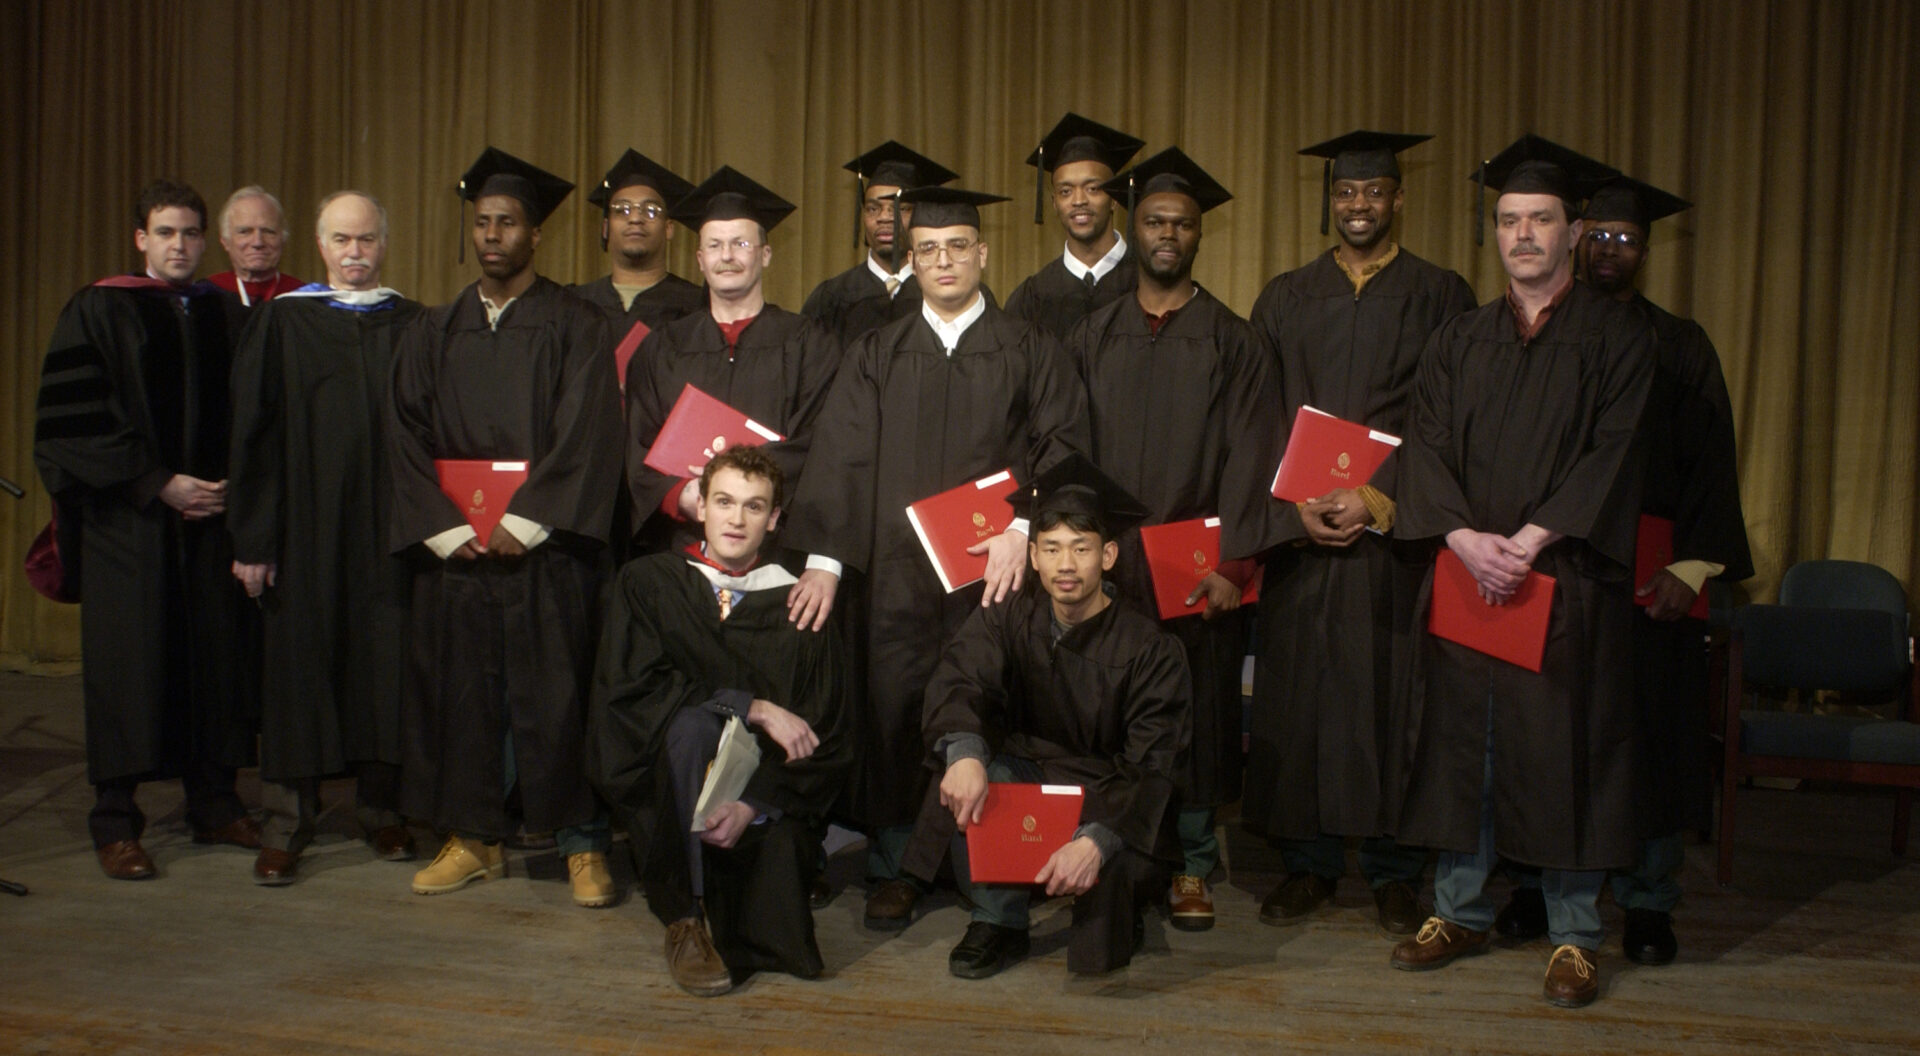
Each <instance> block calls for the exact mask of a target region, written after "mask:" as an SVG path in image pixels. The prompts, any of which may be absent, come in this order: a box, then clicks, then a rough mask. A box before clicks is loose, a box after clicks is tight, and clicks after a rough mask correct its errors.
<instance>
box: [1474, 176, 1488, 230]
mask: <svg viewBox="0 0 1920 1056" xmlns="http://www.w3.org/2000/svg"><path fill="white" fill-rule="evenodd" d="M1473 183H1474V186H1475V188H1477V189H1478V191H1479V193H1478V194H1475V195H1474V196H1473V244H1474V245H1476V246H1484V245H1486V244H1487V163H1486V162H1484V161H1483V162H1481V163H1480V167H1479V168H1477V169H1475V170H1473Z"/></svg>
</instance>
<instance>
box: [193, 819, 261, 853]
mask: <svg viewBox="0 0 1920 1056" xmlns="http://www.w3.org/2000/svg"><path fill="white" fill-rule="evenodd" d="M193 842H195V843H224V844H229V845H231V846H234V847H245V848H246V849H247V850H249V851H257V850H259V849H260V823H259V822H257V821H255V820H253V815H251V814H242V815H240V816H239V817H237V818H235V819H233V820H232V821H229V822H227V823H226V824H225V825H222V826H220V827H219V828H217V829H208V830H206V831H204V832H202V831H197V830H196V831H195V832H194V834H193Z"/></svg>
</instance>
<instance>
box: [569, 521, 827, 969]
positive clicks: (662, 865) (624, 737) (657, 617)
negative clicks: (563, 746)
mask: <svg viewBox="0 0 1920 1056" xmlns="http://www.w3.org/2000/svg"><path fill="white" fill-rule="evenodd" d="M789 578H791V577H789ZM844 673H845V671H844V664H843V660H842V657H841V653H840V650H839V640H838V639H837V638H836V637H835V636H833V635H830V634H815V633H813V632H811V631H803V630H800V629H799V628H797V627H795V626H794V625H793V624H792V623H789V622H788V621H787V587H786V586H784V585H783V586H779V587H776V588H771V589H766V590H752V591H748V592H747V594H746V595H745V596H744V597H742V598H741V599H740V600H738V601H736V602H735V603H734V605H733V609H732V612H731V613H730V614H729V615H728V617H727V618H726V619H725V620H722V619H720V613H719V607H718V606H717V605H716V604H715V602H714V593H713V587H712V586H711V585H710V584H709V583H708V581H707V579H706V577H704V576H703V575H701V574H700V572H699V571H698V570H696V569H694V568H693V567H691V564H690V562H689V559H688V558H687V556H686V555H685V554H650V555H648V556H646V557H642V558H639V559H637V560H634V561H632V562H629V563H628V564H627V566H626V567H625V568H623V569H621V570H620V574H619V576H618V577H617V578H616V579H615V581H614V586H613V591H612V593H611V595H610V597H609V600H608V606H607V614H606V629H605V630H604V632H603V633H602V635H601V641H600V655H599V659H598V661H597V662H596V664H595V669H594V679H593V694H592V701H591V712H590V716H589V721H588V730H589V734H590V736H589V741H588V743H589V745H590V746H591V747H590V749H589V753H588V755H589V762H590V765H591V768H592V773H593V777H594V783H595V784H596V785H597V786H598V787H599V789H600V791H601V794H602V795H604V796H605V797H606V799H607V802H608V803H609V804H611V806H612V809H613V813H614V816H615V818H616V820H618V821H619V823H620V824H621V825H623V826H624V827H625V828H626V829H627V831H628V832H629V834H630V836H631V839H632V843H633V850H634V854H635V856H636V859H637V860H638V861H639V862H640V863H641V866H640V868H641V871H642V873H643V877H644V878H645V879H646V880H647V881H648V884H649V887H650V888H651V887H655V886H659V885H663V884H675V883H677V884H679V885H680V886H681V887H682V888H684V887H685V886H686V885H687V884H688V880H687V878H686V865H685V861H684V858H685V856H684V854H677V853H671V852H675V851H677V850H678V848H679V846H680V843H679V840H680V833H679V831H678V830H679V826H678V824H677V820H676V814H675V812H674V810H673V807H672V793H671V790H670V789H669V788H668V786H667V785H666V783H665V780H666V777H667V767H666V765H665V763H664V760H663V757H662V751H663V744H664V734H665V732H666V729H667V723H668V720H670V719H672V718H673V716H674V714H675V713H676V712H678V711H679V710H680V709H682V708H689V707H695V708H697V707H700V706H701V705H702V704H704V703H706V702H707V701H709V700H712V699H714V698H715V697H716V696H717V695H719V694H720V692H721V691H722V690H745V691H747V692H748V693H750V694H751V695H752V697H754V698H759V699H764V700H771V701H773V702H774V703H775V704H778V705H780V706H781V707H783V708H785V709H787V710H788V711H791V712H793V713H794V714H795V715H797V716H799V717H800V718H802V719H805V720H806V722H807V725H809V726H811V727H813V731H814V733H815V735H816V736H818V737H819V739H820V745H819V747H818V748H816V749H815V750H814V752H813V754H812V755H809V756H808V757H807V758H805V759H803V760H799V761H797V762H791V763H790V762H787V761H786V752H785V750H784V749H782V748H781V747H780V746H779V744H777V743H776V742H775V741H774V740H773V739H772V738H771V737H768V736H767V735H766V734H765V733H764V732H762V731H758V730H756V731H755V733H756V739H757V740H758V742H759V745H760V767H759V769H758V770H756V771H755V772H754V775H753V777H752V779H751V780H749V781H748V783H747V789H746V792H745V793H744V795H743V798H744V799H746V800H748V801H751V802H753V803H756V804H760V805H763V806H765V807H769V808H772V809H773V810H775V811H778V812H779V814H780V818H779V820H778V821H776V822H770V823H767V824H763V825H757V826H753V827H752V828H751V829H750V830H749V834H748V836H747V837H743V838H742V841H741V843H740V844H738V845H737V846H736V847H735V848H733V849H732V850H730V851H722V850H719V849H717V848H711V847H704V848H703V852H704V854H705V859H706V863H707V865H706V869H705V870H704V873H705V877H706V884H705V888H706V893H705V899H706V912H707V916H708V919H709V922H710V923H711V924H712V925H713V939H714V945H715V946H716V947H718V948H719V950H720V956H721V959H722V960H724V961H725V962H726V963H727V966H728V967H729V968H731V969H733V970H734V971H735V972H736V973H741V972H745V971H753V970H758V969H773V970H777V971H784V972H790V973H792V974H794V975H798V976H802V977H803V978H812V977H813V976H816V975H818V974H820V969H821V963H820V953H819V949H818V947H817V946H816V945H815V943H814V936H813V913H812V911H811V910H809V909H808V907H807V887H808V884H809V883H810V882H811V880H812V874H813V870H814V868H815V866H816V861H817V850H818V844H817V841H815V840H813V839H812V837H811V832H812V829H811V825H810V823H811V822H814V821H816V820H817V819H820V818H822V817H824V816H825V815H826V813H827V810H828V808H829V807H830V806H831V805H832V802H833V799H834V796H835V795H836V794H837V793H838V792H839V790H840V788H841V786H842V785H843V783H844V781H845V777H846V774H847V771H848V770H849V769H850V768H851V767H852V765H853V752H854V745H855V739H854V737H853V732H852V727H851V720H852V712H851V709H850V708H849V707H848V705H847V702H846V700H845V698H844V697H843V695H842V694H841V692H840V687H841V683H842V680H843V677H844ZM795 840H798V843H797V844H795V843H794V841H795ZM669 844H671V845H672V846H669ZM796 849H797V850H798V851H799V852H802V853H794V852H795V851H796ZM669 874H670V875H669ZM654 909H655V911H656V913H659V912H661V909H662V907H660V906H657V905H656V906H655V907H654ZM667 916H668V914H664V913H663V914H662V919H663V921H665V922H667V923H671V920H667V919H666V917H667Z"/></svg>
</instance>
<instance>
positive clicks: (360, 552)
mask: <svg viewBox="0 0 1920 1056" xmlns="http://www.w3.org/2000/svg"><path fill="white" fill-rule="evenodd" d="M420 311H421V305H419V304H418V303H416V302H413V301H409V300H405V299H403V298H398V297H396V298H392V299H390V300H388V301H387V302H386V303H385V306H383V307H380V308H378V309H374V310H358V309H353V308H346V307H339V306H335V305H334V304H332V303H330V302H329V301H328V300H327V299H326V298H319V297H282V298H275V299H274V300H272V301H268V302H267V303H265V304H263V305H261V306H260V307H259V308H258V309H256V310H255V313H254V317H253V321H252V323H251V324H250V325H249V326H248V328H247V330H246V333H245V336H244V337H243V339H242V340H241V344H240V350H239V352H238V354H237V356H236V357H235V360H234V370H233V406H234V422H233V449H232V450H233V453H232V476H231V477H230V478H229V481H228V496H227V526H228V528H229V530H230V531H231V532H232V533H233V549H234V556H235V557H236V558H237V559H239V560H241V561H245V562H247V563H249V564H275V565H277V566H278V570H277V572H276V576H275V583H274V586H272V587H270V588H268V590H267V592H266V593H265V594H264V595H263V596H262V598H261V608H262V610H263V615H262V624H263V628H264V633H263V640H262V648H263V659H264V663H263V664H262V686H261V722H260V772H261V776H262V777H264V778H266V779H267V780H269V781H293V780H297V779H300V778H310V777H323V776H326V775H328V774H337V773H341V772H343V771H345V770H346V769H348V767H349V766H350V765H351V764H353V763H357V762H380V763H390V764H395V765H398V764H399V762H400V673H401V671H402V669H403V665H404V658H405V656H406V653H405V644H406V611H407V594H408V590H409V587H410V579H411V577H410V574H409V572H408V569H407V566H406V562H405V561H403V560H402V559H400V558H398V557H396V556H394V555H393V554H392V553H391V552H390V548H389V547H388V545H387V534H388V522H389V520H390V516H389V511H390V509H391V506H392V503H393V484H392V480H391V475H390V474H389V473H388V471H387V446H386V407H387V384H388V381H389V379H390V378H391V376H392V374H393V353H394V346H395V345H396V344H398V342H399V340H400V335H401V333H402V332H403V331H404V330H405V329H406V327H407V326H408V325H409V324H411V323H412V321H413V320H414V318H415V317H416V316H417V315H418V314H419V313H420Z"/></svg>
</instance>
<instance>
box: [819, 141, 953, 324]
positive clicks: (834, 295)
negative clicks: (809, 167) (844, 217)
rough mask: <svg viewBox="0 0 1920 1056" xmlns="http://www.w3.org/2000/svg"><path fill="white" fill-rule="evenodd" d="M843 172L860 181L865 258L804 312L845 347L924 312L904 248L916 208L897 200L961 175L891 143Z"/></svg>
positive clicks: (825, 288) (825, 285)
mask: <svg viewBox="0 0 1920 1056" xmlns="http://www.w3.org/2000/svg"><path fill="white" fill-rule="evenodd" d="M844 168H845V169H846V170H847V171H849V172H851V173H853V174H854V176H855V178H856V179H857V180H858V183H857V185H856V186H857V189H858V190H859V191H860V232H861V238H862V240H863V241H864V243H865V246H866V254H865V256H864V257H863V259H862V260H861V261H860V263H859V264H857V265H855V266H854V267H852V268H849V269H848V270H846V271H843V272H841V273H840V274H838V275H835V276H834V277H833V278H830V279H828V280H826V281H825V282H822V283H821V284H820V285H818V286H815V287H814V288H813V292H812V293H810V294H808V295H807V303H806V305H805V306H804V307H802V308H801V309H800V314H802V315H804V316H806V317H807V318H809V319H812V320H813V321H815V322H817V323H819V324H820V325H821V326H824V327H826V328H827V330H828V331H830V332H831V333H832V334H833V335H834V337H835V338H836V339H838V341H839V342H840V346H841V347H842V348H845V347H847V346H849V345H851V344H853V342H854V339H855V338H858V337H859V336H860V335H861V334H864V333H866V332H867V331H869V330H872V329H874V328H876V327H879V326H883V325H885V324H886V323H890V322H892V321H893V320H895V319H904V318H906V317H907V316H910V315H913V314H914V313H915V312H918V311H919V310H920V284H919V282H917V281H916V280H915V279H914V277H913V260H912V258H910V257H909V256H908V255H907V253H906V249H905V245H904V234H905V231H906V225H907V223H908V222H909V221H911V220H912V219H913V207H912V206H911V205H903V204H901V203H900V202H899V201H897V200H896V199H897V197H898V195H899V194H900V192H901V191H905V190H911V189H913V188H915V187H937V186H939V185H940V184H943V183H947V182H949V181H951V180H953V179H955V178H956V177H957V176H958V175H959V174H958V173H955V172H954V171H952V170H951V169H948V168H946V167H945V166H942V165H941V164H939V163H938V162H936V161H934V160H933V159H931V158H928V157H926V156H924V155H922V154H918V153H916V152H914V151H912V150H909V149H907V148H906V147H903V146H901V145H900V144H898V143H896V142H894V141H893V140H891V139H889V140H887V141H886V142H885V143H882V144H880V145H879V146H877V147H875V148H873V149H872V150H869V151H867V152H866V153H865V154H862V155H860V156H859V157H857V158H855V159H853V160H852V161H849V162H847V164H846V165H845V166H844ZM896 236H900V237H896Z"/></svg>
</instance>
